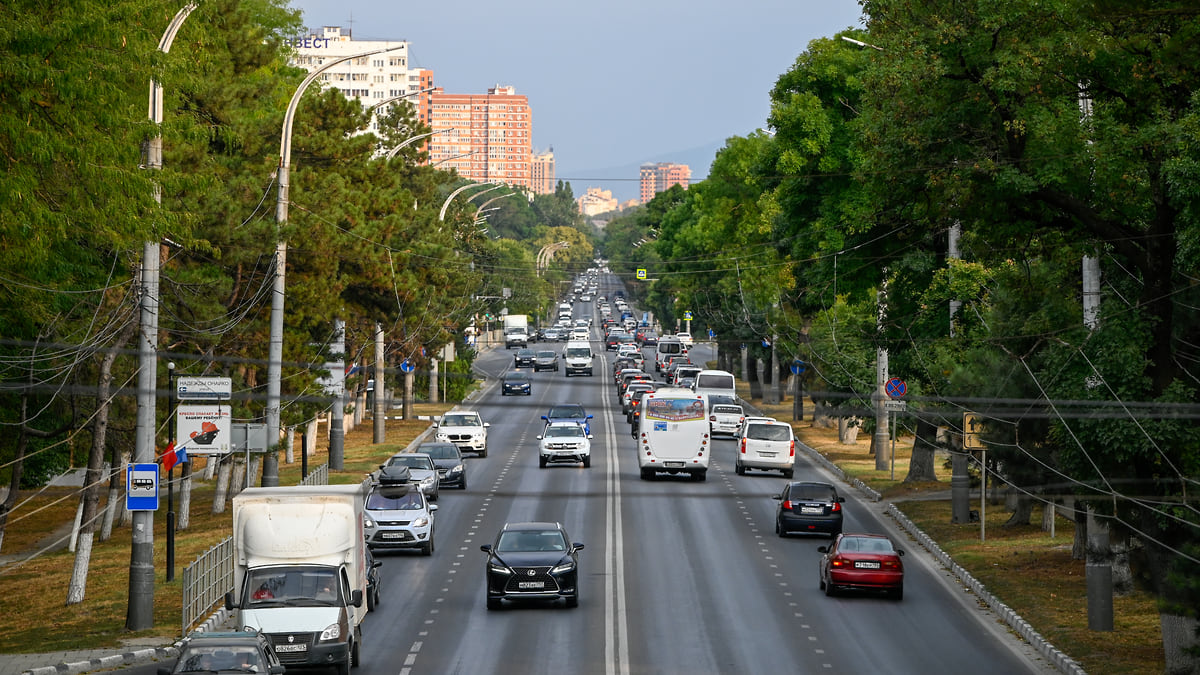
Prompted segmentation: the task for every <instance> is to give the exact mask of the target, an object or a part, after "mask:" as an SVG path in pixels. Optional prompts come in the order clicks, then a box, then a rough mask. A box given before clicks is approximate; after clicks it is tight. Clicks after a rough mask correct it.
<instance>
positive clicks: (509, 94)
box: [428, 85, 533, 188]
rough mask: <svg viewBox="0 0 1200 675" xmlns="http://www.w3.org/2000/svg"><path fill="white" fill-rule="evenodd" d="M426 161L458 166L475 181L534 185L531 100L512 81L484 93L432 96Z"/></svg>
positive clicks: (461, 173)
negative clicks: (519, 93) (510, 84)
mask: <svg viewBox="0 0 1200 675" xmlns="http://www.w3.org/2000/svg"><path fill="white" fill-rule="evenodd" d="M428 124H429V127H430V129H431V130H432V131H433V132H434V135H433V136H431V137H430V139H429V162H430V164H431V165H432V166H437V167H439V168H442V169H447V170H448V169H452V168H453V169H456V170H457V171H458V173H459V175H461V176H463V177H464V178H469V179H471V180H473V181H479V182H486V181H501V182H504V183H508V184H510V185H524V186H526V187H529V188H533V173H532V167H531V164H532V155H533V119H532V115H531V113H530V110H529V100H528V99H527V98H526V97H525V96H520V95H518V94H517V92H516V89H515V88H513V87H502V86H500V85H496V86H495V87H492V88H489V89H488V91H487V93H486V94H447V93H445V92H443V91H441V89H436V90H434V92H433V95H432V96H431V97H430V110H429V122H428Z"/></svg>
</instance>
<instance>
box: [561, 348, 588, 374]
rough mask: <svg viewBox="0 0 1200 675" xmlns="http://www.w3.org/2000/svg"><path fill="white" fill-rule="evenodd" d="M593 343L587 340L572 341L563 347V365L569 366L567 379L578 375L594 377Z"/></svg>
mask: <svg viewBox="0 0 1200 675" xmlns="http://www.w3.org/2000/svg"><path fill="white" fill-rule="evenodd" d="M593 356H594V355H593V354H592V343H590V342H588V341H587V340H571V341H569V342H567V346H566V347H563V363H565V364H566V366H567V377H570V376H572V375H575V374H576V373H585V374H586V375H587V376H588V377H591V376H592V357H593Z"/></svg>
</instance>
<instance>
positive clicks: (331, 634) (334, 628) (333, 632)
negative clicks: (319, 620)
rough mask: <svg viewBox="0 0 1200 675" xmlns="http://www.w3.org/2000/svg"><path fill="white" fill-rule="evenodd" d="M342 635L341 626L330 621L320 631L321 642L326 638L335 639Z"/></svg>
mask: <svg viewBox="0 0 1200 675" xmlns="http://www.w3.org/2000/svg"><path fill="white" fill-rule="evenodd" d="M340 637H342V627H341V626H339V625H338V624H336V623H331V624H329V625H328V626H326V627H325V630H323V631H321V642H325V641H326V640H337V639H338V638H340Z"/></svg>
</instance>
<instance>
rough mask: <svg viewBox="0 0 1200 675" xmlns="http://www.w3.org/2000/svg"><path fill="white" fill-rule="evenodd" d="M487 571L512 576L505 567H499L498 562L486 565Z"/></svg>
mask: <svg viewBox="0 0 1200 675" xmlns="http://www.w3.org/2000/svg"><path fill="white" fill-rule="evenodd" d="M488 571H489V572H496V573H497V574H512V570H510V569H508V568H507V567H505V566H504V565H501V564H500V563H498V562H490V563H488Z"/></svg>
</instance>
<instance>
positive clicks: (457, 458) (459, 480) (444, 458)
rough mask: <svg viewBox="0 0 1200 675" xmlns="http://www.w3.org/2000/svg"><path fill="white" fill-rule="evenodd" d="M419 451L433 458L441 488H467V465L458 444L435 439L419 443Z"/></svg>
mask: <svg viewBox="0 0 1200 675" xmlns="http://www.w3.org/2000/svg"><path fill="white" fill-rule="evenodd" d="M417 452H423V453H425V454H426V455H429V458H430V459H432V460H433V465H434V466H435V467H437V472H438V487H439V488H444V487H447V488H448V487H455V488H458V489H460V490H466V489H467V465H466V463H465V462H463V456H462V451H461V450H459V449H458V446H457V445H455V444H453V443H446V442H440V441H433V442H429V443H422V444H420V445H418V446H417Z"/></svg>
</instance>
